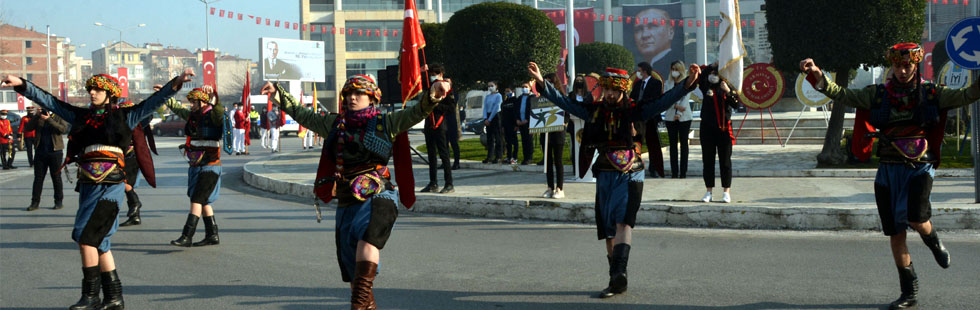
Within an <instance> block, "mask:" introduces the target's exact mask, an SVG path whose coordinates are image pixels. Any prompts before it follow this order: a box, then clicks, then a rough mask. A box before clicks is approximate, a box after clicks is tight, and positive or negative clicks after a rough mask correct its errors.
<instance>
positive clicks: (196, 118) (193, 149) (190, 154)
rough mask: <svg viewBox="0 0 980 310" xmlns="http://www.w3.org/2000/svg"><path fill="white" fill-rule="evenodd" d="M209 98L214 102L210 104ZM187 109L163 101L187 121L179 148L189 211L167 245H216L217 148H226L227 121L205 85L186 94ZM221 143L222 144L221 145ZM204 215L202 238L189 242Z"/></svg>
mask: <svg viewBox="0 0 980 310" xmlns="http://www.w3.org/2000/svg"><path fill="white" fill-rule="evenodd" d="M212 100H213V101H214V102H213V103H212ZM187 101H190V103H191V108H190V110H188V109H187V108H185V107H184V106H183V105H181V104H180V102H179V101H177V100H176V99H171V100H168V101H167V107H168V108H170V111H171V112H173V113H174V114H176V115H177V116H178V117H180V118H182V119H185V120H187V123H186V124H185V125H184V132H185V133H186V134H187V142H186V143H185V144H182V145H180V149H181V150H182V151H183V152H184V155H186V156H187V162H188V165H190V167H188V168H187V197H189V198H190V200H191V206H190V213H188V214H187V221H186V222H185V223H184V229H183V231H182V232H181V234H180V237H179V238H177V239H176V240H173V241H170V244H172V245H175V246H181V247H189V246H192V245H193V246H206V245H217V244H218V243H220V240H219V239H218V223H217V221H216V220H215V218H214V207H213V204H214V202H215V201H217V200H218V196H219V194H220V190H221V150H222V149H224V151H225V153H228V154H229V155H230V154H232V153H231V151H230V148H231V145H228V144H229V143H228V142H229V141H228V140H229V139H228V138H229V136H230V135H231V133H230V131H231V126H230V120H228V119H226V118H225V117H226V116H225V112H224V107H223V106H222V105H221V101H220V100H218V96H217V95H216V94H215V93H214V89H213V88H211V87H210V86H205V87H204V89H201V88H195V89H194V90H192V91H191V92H190V93H188V94H187ZM222 143H224V146H222ZM202 217H203V218H204V230H205V233H206V234H205V236H204V239H203V240H201V241H198V242H194V243H191V241H192V240H191V239H192V238H193V237H194V232H195V231H196V230H197V222H198V220H200V219H201V218H202Z"/></svg>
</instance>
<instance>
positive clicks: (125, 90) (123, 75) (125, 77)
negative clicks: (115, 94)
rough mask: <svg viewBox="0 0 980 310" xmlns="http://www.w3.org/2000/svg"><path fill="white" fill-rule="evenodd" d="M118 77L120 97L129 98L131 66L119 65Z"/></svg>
mask: <svg viewBox="0 0 980 310" xmlns="http://www.w3.org/2000/svg"><path fill="white" fill-rule="evenodd" d="M117 70H118V71H117V73H116V79H118V80H119V89H120V90H121V91H120V92H119V93H120V95H119V97H120V98H129V68H126V67H119V69H117Z"/></svg>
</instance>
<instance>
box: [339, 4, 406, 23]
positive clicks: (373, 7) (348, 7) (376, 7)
mask: <svg viewBox="0 0 980 310" xmlns="http://www.w3.org/2000/svg"><path fill="white" fill-rule="evenodd" d="M342 3H343V9H344V10H345V11H355V10H359V11H383V10H399V11H400V10H404V9H405V2H404V1H401V0H347V1H343V2H342ZM418 3H419V1H416V2H415V7H416V8H420V7H419V6H418ZM422 5H423V7H424V6H425V2H424V1H423V2H422ZM420 9H421V8H420ZM352 28H353V27H352Z"/></svg>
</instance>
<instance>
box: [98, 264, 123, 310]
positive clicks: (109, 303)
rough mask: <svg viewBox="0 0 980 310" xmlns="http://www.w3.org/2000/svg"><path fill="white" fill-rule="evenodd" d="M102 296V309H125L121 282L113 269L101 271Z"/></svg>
mask: <svg viewBox="0 0 980 310" xmlns="http://www.w3.org/2000/svg"><path fill="white" fill-rule="evenodd" d="M102 297H103V299H102V310H123V309H126V303H124V302H123V297H122V282H121V281H119V275H117V274H116V271H115V270H113V271H109V272H103V273H102Z"/></svg>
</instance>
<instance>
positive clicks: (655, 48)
mask: <svg viewBox="0 0 980 310" xmlns="http://www.w3.org/2000/svg"><path fill="white" fill-rule="evenodd" d="M644 18H645V19H647V20H671V16H670V14H669V13H667V11H664V10H661V9H657V8H649V9H646V10H643V11H640V13H639V14H636V19H637V20H643V19H644ZM633 42H634V43H636V50H637V51H639V52H640V54H641V55H643V58H642V59H643V60H649V61H648V63H649V64H650V65H651V67H653V68H655V69H656V71H657V72H670V63H671V62H673V61H674V60H678V59H683V58H684V55H683V52H682V51H674V50H673V48H672V44H673V42H674V27H671V26H668V25H661V24H659V23H657V24H655V23H645V24H636V25H634V26H633Z"/></svg>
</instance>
